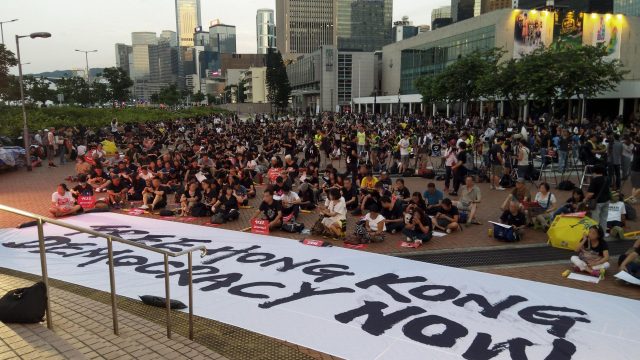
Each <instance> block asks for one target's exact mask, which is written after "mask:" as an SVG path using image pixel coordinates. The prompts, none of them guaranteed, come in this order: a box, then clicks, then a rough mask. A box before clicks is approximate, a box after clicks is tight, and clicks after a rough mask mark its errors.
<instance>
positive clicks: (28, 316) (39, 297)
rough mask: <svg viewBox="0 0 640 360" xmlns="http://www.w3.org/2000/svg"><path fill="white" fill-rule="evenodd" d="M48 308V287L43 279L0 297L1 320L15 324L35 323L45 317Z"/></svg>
mask: <svg viewBox="0 0 640 360" xmlns="http://www.w3.org/2000/svg"><path fill="white" fill-rule="evenodd" d="M46 308H47V288H46V287H45V285H44V283H43V282H42V281H40V282H37V283H35V284H33V285H32V286H30V287H26V288H20V289H15V290H11V291H9V292H7V293H6V294H5V295H4V296H3V297H2V298H0V321H1V322H3V323H14V324H35V323H39V322H41V321H42V320H43V318H44V312H45V309H46Z"/></svg>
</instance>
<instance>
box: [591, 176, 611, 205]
mask: <svg viewBox="0 0 640 360" xmlns="http://www.w3.org/2000/svg"><path fill="white" fill-rule="evenodd" d="M587 192H590V193H593V194H594V195H593V197H594V198H596V199H598V203H605V202H607V201H609V199H610V196H609V195H610V194H609V181H608V180H607V179H606V178H605V177H604V176H595V177H593V178H592V179H591V183H590V184H589V189H587Z"/></svg>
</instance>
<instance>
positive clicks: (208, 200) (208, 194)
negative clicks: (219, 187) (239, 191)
mask: <svg viewBox="0 0 640 360" xmlns="http://www.w3.org/2000/svg"><path fill="white" fill-rule="evenodd" d="M217 197H218V192H217V191H216V190H215V189H214V188H210V189H209V190H207V191H202V202H203V203H205V204H210V205H213V204H214V203H215V199H216V198H217Z"/></svg>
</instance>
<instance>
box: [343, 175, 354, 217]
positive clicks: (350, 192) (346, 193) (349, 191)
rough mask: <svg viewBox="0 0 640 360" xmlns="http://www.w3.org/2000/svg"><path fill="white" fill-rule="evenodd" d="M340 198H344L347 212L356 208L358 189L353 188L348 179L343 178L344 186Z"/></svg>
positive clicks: (351, 182)
mask: <svg viewBox="0 0 640 360" xmlns="http://www.w3.org/2000/svg"><path fill="white" fill-rule="evenodd" d="M341 190H342V197H343V198H344V201H345V204H346V206H347V210H349V211H353V210H355V209H357V208H358V189H356V187H355V186H353V181H351V178H350V177H345V178H344V186H343V187H342V189H341Z"/></svg>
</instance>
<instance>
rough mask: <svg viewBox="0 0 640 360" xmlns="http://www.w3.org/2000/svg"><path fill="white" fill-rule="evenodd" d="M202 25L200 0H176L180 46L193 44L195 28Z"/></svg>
mask: <svg viewBox="0 0 640 360" xmlns="http://www.w3.org/2000/svg"><path fill="white" fill-rule="evenodd" d="M198 26H202V22H201V20H200V0H176V32H177V35H178V46H180V47H189V46H193V45H194V44H193V33H194V29H195V28H196V27H198Z"/></svg>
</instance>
